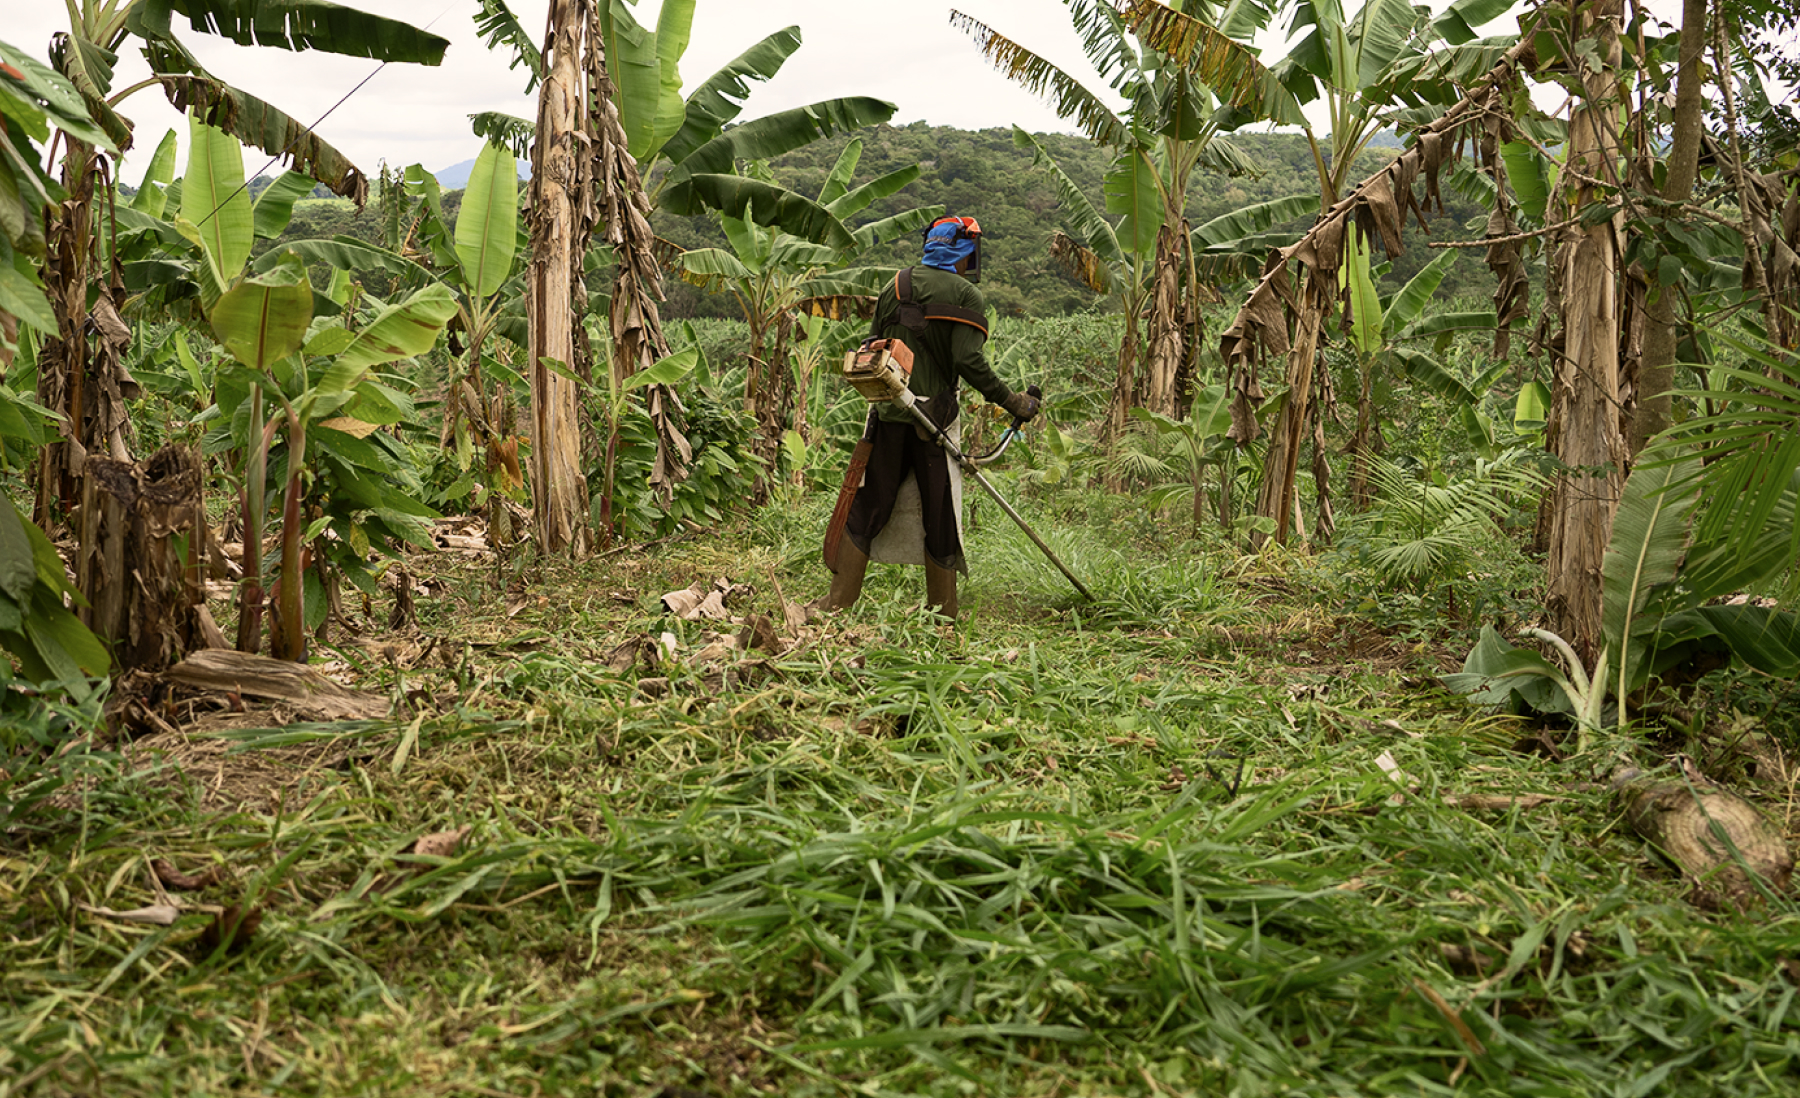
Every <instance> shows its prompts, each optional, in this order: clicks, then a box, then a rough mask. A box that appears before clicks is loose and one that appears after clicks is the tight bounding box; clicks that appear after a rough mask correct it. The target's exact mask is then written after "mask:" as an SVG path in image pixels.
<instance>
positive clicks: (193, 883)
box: [150, 858, 225, 892]
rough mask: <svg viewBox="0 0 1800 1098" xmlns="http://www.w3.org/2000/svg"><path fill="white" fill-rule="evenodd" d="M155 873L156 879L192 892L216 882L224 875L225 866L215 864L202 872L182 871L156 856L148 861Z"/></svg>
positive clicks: (171, 886)
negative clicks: (153, 859)
mask: <svg viewBox="0 0 1800 1098" xmlns="http://www.w3.org/2000/svg"><path fill="white" fill-rule="evenodd" d="M150 868H151V870H153V871H154V872H155V873H156V879H157V880H159V881H161V882H162V883H163V884H164V885H166V886H167V887H169V888H173V889H175V890H176V891H178V892H193V891H196V890H197V889H202V888H207V887H210V886H212V885H215V884H218V883H219V881H221V880H223V879H224V877H225V867H224V866H222V865H215V866H213V867H212V868H211V869H208V870H207V871H206V872H204V873H198V874H190V873H183V872H181V871H180V870H178V869H176V868H175V864H174V863H173V862H170V861H168V860H166V859H164V858H157V859H156V860H155V861H153V862H151V863H150Z"/></svg>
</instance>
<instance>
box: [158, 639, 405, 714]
mask: <svg viewBox="0 0 1800 1098" xmlns="http://www.w3.org/2000/svg"><path fill="white" fill-rule="evenodd" d="M163 677H164V678H165V679H167V680H168V681H170V682H172V683H177V684H179V685H181V686H186V687H190V688H192V689H195V690H215V691H220V692H231V693H236V694H242V695H247V696H249V697H253V698H276V699H280V700H282V701H286V702H290V703H292V704H293V705H294V706H295V708H296V709H298V710H299V711H300V712H301V713H302V714H303V715H305V716H307V717H309V718H311V719H313V720H325V721H340V720H379V719H381V718H383V717H386V716H387V715H388V699H387V698H385V697H382V696H380V695H378V694H370V693H366V692H364V691H360V690H351V689H350V688H349V687H346V686H341V685H339V684H338V683H335V682H333V681H331V680H330V679H328V678H326V677H325V676H324V675H321V674H319V673H318V672H317V671H314V670H312V669H311V668H309V667H307V666H306V665H305V664H299V663H291V662H289V661H287V660H277V659H270V658H269V657H267V656H259V655H254V654H252V653H249V652H238V651H234V650H231V649H224V648H213V649H207V650H205V651H200V652H195V653H193V654H192V655H190V656H188V658H186V659H184V660H182V661H181V662H180V663H178V664H176V665H175V666H174V667H171V668H169V669H168V670H167V671H165V672H163Z"/></svg>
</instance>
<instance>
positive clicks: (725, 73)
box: [662, 27, 800, 164]
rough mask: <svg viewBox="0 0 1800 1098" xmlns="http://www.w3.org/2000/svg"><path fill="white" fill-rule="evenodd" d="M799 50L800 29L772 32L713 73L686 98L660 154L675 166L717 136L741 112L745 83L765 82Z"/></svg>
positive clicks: (789, 28) (745, 90) (748, 91)
mask: <svg viewBox="0 0 1800 1098" xmlns="http://www.w3.org/2000/svg"><path fill="white" fill-rule="evenodd" d="M799 48H800V28H799V27H787V28H785V29H783V30H779V31H776V32H775V33H774V34H771V35H769V36H768V37H767V38H764V39H763V40H762V41H760V42H758V43H756V45H754V46H751V47H750V48H749V49H747V50H745V51H744V52H743V53H741V54H739V55H738V56H737V57H736V58H735V59H733V60H732V61H731V63H730V64H728V65H726V66H725V67H724V68H722V69H720V70H719V71H718V72H716V73H713V74H712V75H711V76H710V77H708V78H707V79H706V80H705V81H703V82H702V83H701V85H700V86H699V87H697V88H695V89H694V91H693V93H692V94H691V95H689V96H688V98H687V108H686V110H685V111H684V112H683V117H682V123H681V129H679V130H677V131H676V133H675V136H674V137H671V138H670V139H669V140H668V142H667V143H666V144H664V145H663V147H662V155H663V156H664V157H666V158H667V159H668V160H669V161H670V162H671V163H674V164H679V163H681V162H682V161H683V160H686V159H687V158H688V157H689V156H691V155H693V153H694V150H695V149H698V148H699V147H700V146H702V145H704V144H706V143H707V142H708V141H711V140H712V139H713V138H715V137H717V136H719V134H720V133H721V132H722V131H723V130H724V128H725V124H726V123H727V122H730V121H732V120H733V119H735V118H736V117H737V116H738V114H739V113H740V112H741V111H742V110H743V109H744V107H743V102H744V100H745V99H747V98H749V96H750V86H749V84H748V83H746V81H750V80H767V79H769V78H770V77H772V76H774V75H775V74H776V73H778V72H780V71H781V66H782V65H783V64H785V63H786V61H787V59H788V58H789V57H792V56H793V54H794V51H795V50H797V49H799Z"/></svg>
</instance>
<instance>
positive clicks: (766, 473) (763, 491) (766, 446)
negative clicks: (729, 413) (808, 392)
mask: <svg viewBox="0 0 1800 1098" xmlns="http://www.w3.org/2000/svg"><path fill="white" fill-rule="evenodd" d="M792 330H793V316H792V314H790V313H782V314H781V315H780V316H779V317H777V318H776V320H775V346H774V347H773V349H771V350H770V351H769V353H768V358H767V359H766V360H764V359H761V358H756V357H752V358H751V360H750V370H751V378H752V380H753V381H756V382H758V383H757V384H756V385H755V387H754V388H753V389H752V390H751V391H750V394H749V397H750V400H749V404H750V408H749V411H750V415H751V416H752V417H753V418H754V419H755V420H756V436H755V437H754V438H752V439H751V441H750V447H751V452H752V453H754V454H755V455H756V456H757V457H759V458H761V459H762V461H763V468H762V471H761V472H760V473H758V474H757V477H756V487H755V490H754V500H755V502H757V503H762V502H764V501H766V500H767V499H768V498H769V491H770V489H771V488H773V487H774V484H775V481H776V473H775V469H776V466H777V465H778V464H779V463H780V461H781V436H782V435H783V434H784V433H786V431H787V427H788V421H789V419H790V418H791V416H792V415H793V409H794V394H795V387H794V371H793V369H792V368H791V367H790V366H789V365H788V336H789V334H790V333H791V332H792Z"/></svg>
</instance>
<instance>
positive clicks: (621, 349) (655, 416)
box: [540, 0, 694, 506]
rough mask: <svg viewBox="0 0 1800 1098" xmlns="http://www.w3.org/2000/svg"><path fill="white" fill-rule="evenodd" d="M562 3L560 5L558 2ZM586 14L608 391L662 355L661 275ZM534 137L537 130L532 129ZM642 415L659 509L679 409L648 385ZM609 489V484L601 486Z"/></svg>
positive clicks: (592, 226)
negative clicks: (649, 429) (652, 448)
mask: <svg viewBox="0 0 1800 1098" xmlns="http://www.w3.org/2000/svg"><path fill="white" fill-rule="evenodd" d="M559 2H567V0H559ZM583 4H584V6H585V7H586V11H587V21H588V49H587V77H588V86H589V88H590V89H591V90H592V93H593V98H592V100H591V102H592V103H593V105H594V110H595V114H594V117H593V119H592V127H591V129H592V133H591V136H592V138H593V144H592V146H591V152H590V155H589V159H588V160H587V162H586V163H585V165H584V167H585V169H586V170H587V172H588V173H589V174H588V179H589V183H588V187H589V189H590V191H591V193H592V198H593V200H592V201H591V202H589V203H588V204H587V205H586V207H585V209H586V211H587V220H586V221H585V223H584V225H585V230H586V231H585V233H584V239H585V238H586V236H587V235H597V236H599V238H600V239H603V240H605V241H606V242H607V243H608V244H610V245H612V249H613V260H614V264H615V266H614V274H613V289H612V313H611V315H610V316H609V317H608V318H607V319H608V324H609V327H610V329H611V335H612V373H613V383H614V385H615V386H619V385H623V384H624V383H625V379H626V378H628V377H630V376H631V375H632V374H635V373H637V372H638V371H639V370H643V369H647V368H648V367H650V366H652V365H654V364H655V363H656V360H657V359H660V358H664V357H667V355H668V354H669V341H668V339H667V338H666V337H665V336H664V335H663V330H662V315H661V313H660V312H659V311H658V309H657V302H659V301H661V300H662V299H663V290H662V269H661V267H660V265H659V264H658V263H657V259H656V250H655V249H656V233H655V231H654V230H652V229H651V227H650V199H649V197H648V196H647V195H645V193H644V180H643V177H642V176H641V175H639V174H638V167H637V161H636V160H634V159H632V157H631V149H630V143H629V142H628V141H627V140H626V137H625V126H624V124H623V123H622V122H621V121H620V120H619V107H618V104H617V102H616V101H615V100H614V98H613V83H612V77H611V76H610V75H609V74H608V73H607V70H606V56H605V53H604V51H603V50H602V49H601V42H602V38H601V35H600V27H599V9H598V8H597V7H596V6H595V4H594V3H593V0H583ZM540 132H541V130H540ZM642 392H643V396H644V406H645V410H646V411H648V412H649V413H650V422H651V424H652V426H654V427H655V428H656V460H655V462H654V464H652V466H651V468H650V487H651V488H652V489H653V490H655V492H656V493H657V495H658V497H659V498H660V499H661V500H662V501H663V503H664V505H665V506H666V505H667V504H668V503H669V502H670V500H672V499H673V498H674V494H675V486H676V485H677V484H679V483H681V482H682V481H683V480H685V479H687V475H688V467H689V465H690V463H692V461H693V460H694V448H693V446H692V445H690V444H689V442H688V440H687V436H686V434H684V433H683V423H682V419H683V415H684V412H685V409H683V407H682V405H681V398H680V397H679V396H677V395H676V393H675V390H674V389H673V388H672V387H670V386H667V385H651V386H649V387H647V388H645V389H643V390H642ZM618 441H619V440H618V434H617V431H616V429H615V431H614V432H613V433H612V435H611V437H609V438H608V440H607V447H608V449H609V451H616V450H617V448H618ZM609 486H610V484H609Z"/></svg>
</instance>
